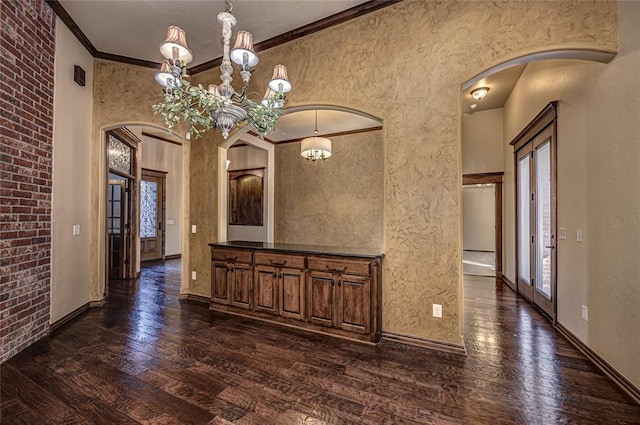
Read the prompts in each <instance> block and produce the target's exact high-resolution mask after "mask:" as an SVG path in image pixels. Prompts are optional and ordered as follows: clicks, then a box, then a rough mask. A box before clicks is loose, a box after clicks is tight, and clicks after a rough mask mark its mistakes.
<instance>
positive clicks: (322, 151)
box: [300, 110, 331, 162]
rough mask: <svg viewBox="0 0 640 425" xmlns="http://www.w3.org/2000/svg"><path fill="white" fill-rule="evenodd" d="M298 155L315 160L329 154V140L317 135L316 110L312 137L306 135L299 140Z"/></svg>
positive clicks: (325, 157)
mask: <svg viewBox="0 0 640 425" xmlns="http://www.w3.org/2000/svg"><path fill="white" fill-rule="evenodd" d="M300 155H302V157H303V158H305V159H306V160H307V161H312V162H315V161H317V160H319V159H322V160H324V159H327V158H329V157H330V156H331V140H329V139H327V138H325V137H318V111H317V110H316V126H315V129H314V130H313V137H307V138H306V139H302V141H301V142H300Z"/></svg>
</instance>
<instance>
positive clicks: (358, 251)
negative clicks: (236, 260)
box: [209, 241, 384, 258]
mask: <svg viewBox="0 0 640 425" xmlns="http://www.w3.org/2000/svg"><path fill="white" fill-rule="evenodd" d="M209 246H213V247H218V248H240V249H252V250H257V251H280V252H292V253H297V254H317V255H338V256H344V257H364V258H382V257H384V254H383V253H381V252H380V251H379V250H374V249H369V248H350V247H342V246H323V245H301V244H292V243H272V242H249V241H229V242H214V243H210V244H209Z"/></svg>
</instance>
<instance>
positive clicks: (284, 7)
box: [60, 0, 366, 67]
mask: <svg viewBox="0 0 640 425" xmlns="http://www.w3.org/2000/svg"><path fill="white" fill-rule="evenodd" d="M365 2H366V1H365V0H328V1H319V0H306V1H292V0H288V1H287V0H235V1H234V2H233V12H232V13H233V15H234V16H235V17H236V18H237V20H238V24H237V25H236V27H235V28H234V30H235V31H234V38H232V40H231V43H233V41H234V40H235V33H236V31H237V30H240V29H244V30H247V31H249V32H251V33H252V34H253V36H254V43H258V42H261V41H265V40H268V39H270V38H272V37H275V36H277V35H280V34H283V33H286V32H288V31H291V30H293V29H296V28H299V27H302V26H304V25H307V24H310V23H312V22H315V21H318V20H320V19H323V18H326V17H328V16H331V15H333V14H336V13H338V12H342V11H343V10H346V9H349V8H351V7H353V6H356V5H358V4H361V3H365ZM60 3H61V4H62V6H63V7H64V8H65V9H66V11H67V12H68V13H69V15H70V16H71V17H72V18H73V20H74V21H75V22H76V24H78V26H79V27H80V29H81V30H82V32H84V34H85V35H86V36H87V38H89V40H90V41H91V43H92V44H93V45H94V47H95V48H96V49H98V51H101V52H105V53H112V54H116V55H120V56H127V57H131V58H136V59H143V60H147V61H151V62H158V63H159V62H160V61H161V60H162V56H161V55H160V51H159V49H158V47H159V45H160V43H161V42H162V41H164V39H165V37H166V31H167V27H168V26H170V25H177V26H179V27H181V28H182V29H183V30H185V32H186V33H187V43H188V45H189V48H190V49H191V50H192V51H193V55H194V60H193V62H192V63H191V64H190V65H189V67H193V66H195V65H199V64H201V63H203V62H207V61H209V60H212V59H216V58H218V57H220V56H222V34H221V29H222V26H221V25H220V23H219V22H218V19H217V16H218V13H220V12H223V11H224V10H225V2H224V1H221V0H204V1H203V0H184V1H177V0H107V1H105V0H60Z"/></svg>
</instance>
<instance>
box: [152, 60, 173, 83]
mask: <svg viewBox="0 0 640 425" xmlns="http://www.w3.org/2000/svg"><path fill="white" fill-rule="evenodd" d="M155 79H156V81H157V82H158V84H160V85H161V86H162V87H167V86H168V85H169V84H170V82H169V81H168V80H173V81H175V77H174V76H173V74H172V73H171V67H170V65H169V62H167V61H162V67H161V68H160V71H156V74H155Z"/></svg>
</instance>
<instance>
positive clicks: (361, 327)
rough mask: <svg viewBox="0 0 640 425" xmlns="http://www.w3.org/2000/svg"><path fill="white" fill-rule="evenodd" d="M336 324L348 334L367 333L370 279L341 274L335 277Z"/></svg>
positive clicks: (369, 326)
mask: <svg viewBox="0 0 640 425" xmlns="http://www.w3.org/2000/svg"><path fill="white" fill-rule="evenodd" d="M337 280H338V297H337V301H338V302H337V306H338V311H337V323H338V327H339V328H341V329H344V330H346V331H350V332H359V333H363V334H366V333H369V330H370V329H371V314H370V310H371V298H370V294H371V289H370V288H371V278H369V277H366V276H354V275H347V274H342V275H339V276H338V277H337Z"/></svg>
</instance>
